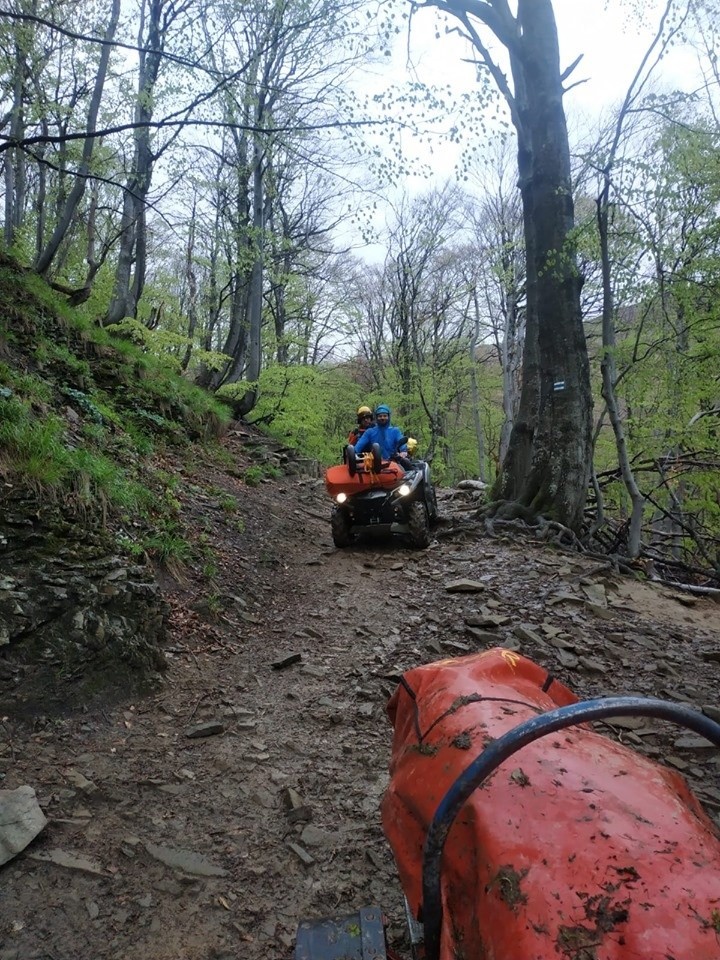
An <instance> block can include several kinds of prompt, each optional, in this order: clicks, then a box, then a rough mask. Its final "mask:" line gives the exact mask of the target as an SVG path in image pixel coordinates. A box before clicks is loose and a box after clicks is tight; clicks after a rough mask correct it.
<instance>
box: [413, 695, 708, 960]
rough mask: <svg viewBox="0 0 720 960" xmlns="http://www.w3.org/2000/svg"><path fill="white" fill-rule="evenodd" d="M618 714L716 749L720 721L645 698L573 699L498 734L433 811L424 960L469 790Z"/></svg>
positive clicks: (433, 941) (431, 959) (436, 944)
mask: <svg viewBox="0 0 720 960" xmlns="http://www.w3.org/2000/svg"><path fill="white" fill-rule="evenodd" d="M621 716H631V717H632V716H634V717H657V718H659V719H661V720H670V721H671V722H673V723H677V724H679V725H680V726H684V727H687V728H688V729H689V730H692V731H694V732H695V733H698V734H700V736H703V737H705V738H706V739H707V740H709V741H710V742H711V743H714V744H715V746H716V747H720V723H716V722H715V721H714V720H711V719H710V718H709V717H706V716H705V715H704V714H702V713H698V712H697V711H695V710H692V709H691V708H690V707H685V706H681V705H680V704H677V703H668V702H667V701H665V700H653V699H646V698H644V697H607V698H602V699H598V700H585V701H584V702H582V703H573V704H571V705H570V706H567V707H559V708H558V709H557V710H550V711H549V712H548V713H543V714H542V715H541V716H539V717H531V718H530V719H529V720H526V721H524V722H523V723H521V724H519V725H518V726H517V727H515V728H514V729H512V730H510V731H508V733H506V734H504V735H503V736H502V737H498V739H497V740H495V741H493V742H492V743H491V744H489V746H487V747H485V749H484V750H483V752H482V753H481V754H480V756H479V757H476V759H475V760H473V762H472V763H471V764H470V766H469V767H468V768H467V769H466V770H465V771H464V772H463V773H461V774H460V776H459V777H458V778H457V780H455V782H454V783H453V785H452V786H451V787H450V789H449V790H448V791H447V793H446V794H445V796H444V797H443V799H442V800H441V801H440V803H439V805H438V808H437V810H436V811H435V816H434V817H433V819H432V822H431V824H430V827H429V829H428V833H427V837H426V838H425V846H424V848H423V865H422V889H423V925H424V928H425V960H440V931H441V927H442V917H443V909H442V897H441V887H440V873H441V867H442V854H443V849H444V847H445V840H446V839H447V835H448V833H449V831H450V828H451V827H452V825H453V822H454V821H455V817H456V816H457V815H458V813H459V811H460V808H461V807H462V805H463V804H464V803H465V801H466V800H467V799H468V797H469V796H470V794H471V793H473V791H475V790H477V788H478V787H479V786H481V785H482V784H483V782H484V781H485V780H487V778H488V777H489V776H490V774H491V773H493V772H494V771H495V770H496V769H497V768H498V767H499V766H500V764H501V763H503V762H504V761H505V760H507V759H508V758H509V757H511V756H512V755H513V754H514V753H516V752H517V751H518V750H521V749H522V748H523V747H525V746H527V745H528V744H529V743H532V742H533V741H534V740H539V739H540V737H544V736H547V734H549V733H554V732H555V731H556V730H562V729H563V728H564V727H571V726H574V725H575V724H578V723H587V722H589V721H591V720H605V719H607V718H608V717H621Z"/></svg>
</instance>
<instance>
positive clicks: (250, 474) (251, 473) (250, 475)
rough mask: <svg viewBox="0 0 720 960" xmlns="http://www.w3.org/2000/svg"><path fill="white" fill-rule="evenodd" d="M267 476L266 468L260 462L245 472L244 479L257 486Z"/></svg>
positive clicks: (250, 485) (249, 484)
mask: <svg viewBox="0 0 720 960" xmlns="http://www.w3.org/2000/svg"><path fill="white" fill-rule="evenodd" d="M264 476H265V470H264V469H263V468H262V467H261V466H259V465H258V464H254V465H253V466H251V467H248V468H247V470H246V471H245V473H244V474H243V480H244V481H245V483H246V484H247V485H248V486H249V487H257V485H258V484H259V483H260V482H261V481H262V479H263V478H264Z"/></svg>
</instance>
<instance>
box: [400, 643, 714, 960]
mask: <svg viewBox="0 0 720 960" xmlns="http://www.w3.org/2000/svg"><path fill="white" fill-rule="evenodd" d="M574 702H577V698H576V697H575V695H574V694H573V693H572V691H570V690H569V689H568V688H567V687H565V686H564V685H563V684H561V683H559V682H558V681H557V680H555V679H553V677H552V676H551V675H550V674H548V672H547V671H546V670H544V669H542V668H541V667H540V666H538V665H537V664H535V663H533V662H532V661H530V660H527V659H526V658H524V657H521V656H519V655H518V654H517V653H513V652H511V651H508V650H502V649H493V650H489V651H487V652H485V653H480V654H476V655H472V656H468V657H463V658H461V659H458V660H445V661H440V662H437V663H433V664H429V665H427V666H423V667H418V668H416V669H414V670H410V671H408V672H407V673H406V674H405V675H404V676H403V678H402V681H401V684H400V685H399V686H398V688H397V690H396V691H395V693H394V694H393V696H392V698H391V700H390V702H389V705H388V713H389V716H390V720H391V722H392V724H393V727H394V738H393V749H392V760H391V768H390V772H391V781H390V785H389V787H388V790H387V793H386V795H385V798H384V800H383V807H382V816H383V827H384V830H385V833H386V836H387V838H388V840H389V842H390V844H391V846H392V849H393V853H394V855H395V860H396V863H397V866H398V871H399V874H400V880H401V883H402V886H403V890H404V892H405V895H406V897H407V899H408V901H409V904H410V908H411V910H412V911H413V913H414V915H415V916H416V917H421V916H422V876H421V873H422V851H423V844H424V842H425V838H426V835H427V830H428V826H429V824H430V823H431V821H432V819H433V816H434V814H435V811H436V809H437V807H438V804H439V803H440V801H441V800H442V798H443V797H444V795H445V793H446V792H447V790H448V789H449V788H450V786H451V785H452V784H453V782H454V781H455V780H456V778H457V777H458V776H459V775H460V774H461V773H462V772H463V771H464V770H465V769H466V768H467V767H468V766H469V764H470V762H471V761H472V760H473V759H474V757H475V756H476V755H478V754H479V753H480V752H481V751H482V749H483V747H484V745H485V744H486V743H487V742H488V740H489V739H495V738H497V737H499V736H501V735H502V734H504V733H506V732H507V731H509V730H510V729H512V728H513V727H515V726H517V725H518V724H519V723H521V722H523V721H524V720H527V719H529V718H531V717H533V716H537V715H538V714H539V713H543V712H545V711H548V710H551V709H554V708H555V707H557V706H565V705H567V704H570V703H574ZM441 892H442V901H443V910H444V923H443V927H442V932H441V958H442V960H452V958H456V957H457V956H459V955H461V956H467V957H487V958H492V960H570V958H574V960H577V958H579V957H583V958H585V957H587V958H592V960H629V958H631V957H632V960H659V958H660V957H675V958H678V960H681V958H682V960H691V958H692V960H717V958H718V957H720V929H719V928H720V836H719V835H718V830H717V828H716V827H715V826H714V824H713V823H712V821H710V819H709V818H708V817H707V816H706V815H705V813H704V812H703V810H702V808H701V806H700V804H699V803H698V801H697V800H696V799H695V797H694V796H693V795H692V793H691V792H690V790H689V789H688V787H687V784H686V783H685V781H684V780H683V779H682V777H680V776H679V775H678V774H676V773H675V772H673V771H670V770H668V769H667V768H665V767H662V766H660V765H658V764H656V763H653V762H652V761H650V760H648V759H645V758H644V757H641V756H640V755H639V754H636V753H635V752H633V751H631V750H629V749H627V748H626V747H624V746H622V745H620V744H618V743H616V742H614V741H612V740H610V739H608V738H606V737H604V736H601V735H600V734H598V733H595V732H594V731H593V730H592V729H590V727H589V726H588V725H584V726H580V727H574V728H572V729H569V730H563V731H561V732H558V733H556V734H552V735H550V736H548V737H545V738H544V739H542V740H537V741H535V742H534V743H531V744H528V745H527V746H526V747H525V748H524V749H523V750H522V751H521V752H519V753H518V754H517V755H516V756H515V757H513V758H512V760H511V761H510V762H509V763H507V764H505V765H501V766H500V767H499V768H498V770H497V771H496V772H495V773H494V774H493V775H492V776H491V777H490V779H489V780H488V781H487V782H486V783H485V784H484V785H483V786H482V788H481V789H479V790H477V791H476V792H475V793H473V794H472V795H471V796H470V798H469V800H468V801H467V802H466V804H465V805H464V806H463V808H462V809H461V811H460V813H459V815H458V817H457V819H456V821H455V823H454V824H453V826H452V827H451V828H450V832H449V834H448V837H447V841H446V845H445V850H444V855H443V863H442V871H441Z"/></svg>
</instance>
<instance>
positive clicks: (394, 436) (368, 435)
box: [355, 403, 407, 460]
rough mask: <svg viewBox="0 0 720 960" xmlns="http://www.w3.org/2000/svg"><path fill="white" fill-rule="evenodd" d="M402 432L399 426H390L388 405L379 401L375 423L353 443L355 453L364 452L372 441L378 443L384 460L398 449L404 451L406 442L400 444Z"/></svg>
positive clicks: (370, 445)
mask: <svg viewBox="0 0 720 960" xmlns="http://www.w3.org/2000/svg"><path fill="white" fill-rule="evenodd" d="M402 438H403V432H402V430H400V429H399V427H391V426H390V407H388V406H386V405H385V404H384V403H381V404H380V406H379V407H376V408H375V425H374V426H372V427H370V428H369V429H368V430H366V431H365V433H364V434H363V435H362V436H361V437H360V439H359V440H358V442H357V444H356V445H355V453H364V452H365V451H366V450H369V449H370V448H371V447H372V445H373V444H374V443H379V444H380V452H381V454H382V457H383V459H384V460H389V459H390V457H393V456H394V455H395V454H396V453H398V452H399V451H401V452H403V453H405V452H406V451H407V444H405V443H403V444H402V446H400V441H401V440H402Z"/></svg>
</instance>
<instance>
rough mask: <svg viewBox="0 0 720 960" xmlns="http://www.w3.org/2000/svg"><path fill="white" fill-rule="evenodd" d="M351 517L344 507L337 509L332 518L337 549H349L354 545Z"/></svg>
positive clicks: (334, 510) (333, 535)
mask: <svg viewBox="0 0 720 960" xmlns="http://www.w3.org/2000/svg"><path fill="white" fill-rule="evenodd" d="M351 525H352V524H351V520H350V515H349V514H348V512H347V510H343V509H342V507H335V508H334V509H333V512H332V516H331V517H330V528H331V530H332V538H333V543H334V544H335V546H336V547H349V546H350V544H351V543H352V533H351V532H350V527H351Z"/></svg>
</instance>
